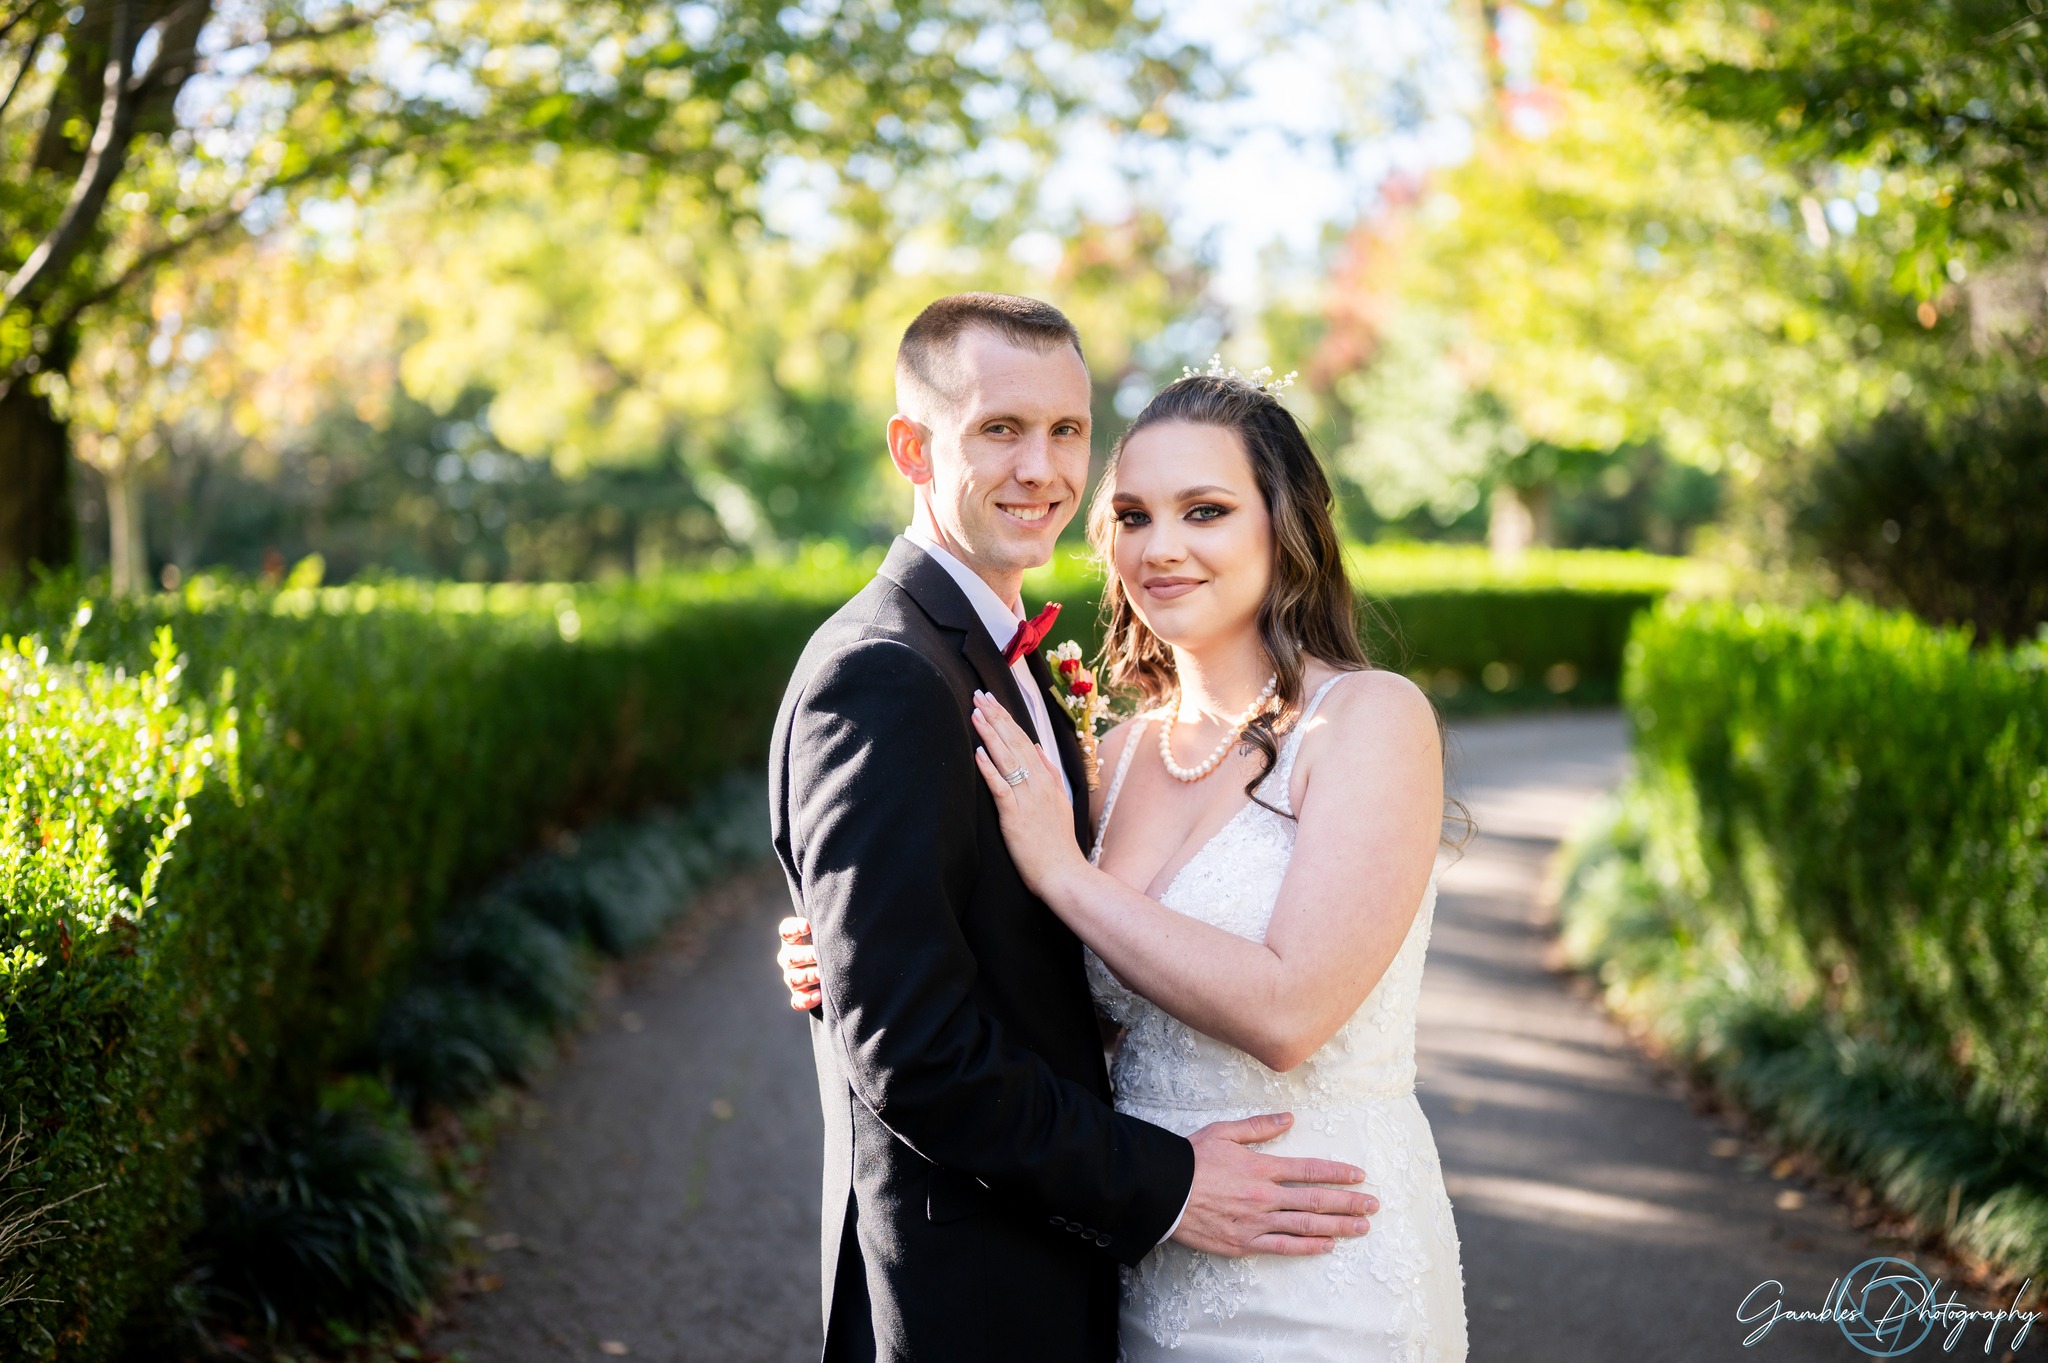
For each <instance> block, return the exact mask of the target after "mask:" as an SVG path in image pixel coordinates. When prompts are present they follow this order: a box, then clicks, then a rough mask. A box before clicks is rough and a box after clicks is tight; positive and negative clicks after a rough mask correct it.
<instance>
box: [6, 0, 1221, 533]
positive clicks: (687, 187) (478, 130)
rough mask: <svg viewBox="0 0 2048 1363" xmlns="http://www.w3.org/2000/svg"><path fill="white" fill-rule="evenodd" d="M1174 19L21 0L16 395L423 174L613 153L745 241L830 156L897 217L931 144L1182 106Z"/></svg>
mask: <svg viewBox="0 0 2048 1363" xmlns="http://www.w3.org/2000/svg"><path fill="white" fill-rule="evenodd" d="M1152 27H1153V26H1152V24H1151V22H1150V21H1148V20H1146V19H1143V18H1140V17H1138V16H1137V15H1136V14H1135V13H1134V11H1133V9H1132V8H1131V7H1130V6H1129V5H1128V4H1126V3H1124V0H1046V3H1025V4H1013V3H1007V0H1005V2H1004V3H996V0H986V2H984V3H970V4H944V5H941V4H937V3H925V2H923V0H913V3H910V4H896V3H882V2H881V0H839V2H836V3H835V2H834V0H818V3H811V4H802V5H783V4H780V3H775V4H769V3H765V2H764V0H711V2H709V3H690V4H684V5H679V6H673V7H656V8H653V9H648V8H645V7H640V6H621V5H617V4H612V3H607V2H605V0H460V2H458V3H455V4H428V3H425V2H424V0H390V2H389V3H384V2H383V0H361V2H360V3H348V4H343V5H339V6H336V5H327V4H314V3H300V0H86V2H85V3H83V4H81V5H77V6H70V7H67V6H66V5H64V4H59V3H57V0H21V3H20V4H19V5H18V6H17V7H15V8H14V9H12V10H10V11H8V12H6V13H5V15H4V16H0V100H4V102H0V155H4V162H0V220H4V222H5V224H6V229H7V230H6V232H5V234H4V236H0V271H4V272H5V280H6V282H5V286H4V291H0V403H5V402H9V401H12V402H13V403H14V404H15V407H17V408H18V407H20V405H21V403H22V402H23V399H22V398H20V397H19V396H18V395H17V394H16V392H15V390H16V388H17V387H19V386H20V385H21V381H22V380H24V379H27V380H30V381H31V382H38V381H36V380H35V378H34V376H35V375H37V374H38V373H39V372H40V373H43V374H49V373H52V372H55V373H57V374H59V375H60V376H61V374H62V373H63V371H65V370H67V369H68V368H69V366H70V363H71V360H72V358H73V353H74V350H75V340H76V336H77V332H78V327H79V324H80V322H81V320H82V319H83V318H85V317H86V316H87V314H88V313H89V312H90V310H92V309H94V308H96V307H99V306H101V305H103V304H106V303H108V302H110V301H112V300H116V299H119V298H122V297H123V296H124V295H126V294H128V293H130V291H132V290H133V289H134V288H135V287H136V286H137V285H138V284H140V283H142V282H143V281H145V280H147V279H148V278H149V277H150V276H151V274H152V273H153V272H154V271H156V270H158V269H159V268H160V267H161V266H163V265H164V264H165V263H166V262H168V261H171V260H174V259H177V258H178V257H179V256H181V255H183V254H185V253H187V252H189V251H190V250H191V249H192V248H193V247H195V246H197V245H199V244H201V243H204V242H208V241H217V240H221V239H223V238H225V237H232V236H236V235H245V234H252V233H254V234H260V233H262V232H264V231H266V230H267V229H269V228H271V227H273V226H274V225H276V224H278V223H280V222H282V221H286V220H287V219H288V218H289V217H290V215H292V214H293V213H294V212H298V211H303V210H305V209H306V208H308V207H311V208H314V209H316V210H318V209H323V208H324V209H326V210H327V211H329V212H330V213H332V212H334V211H339V208H340V207H341V206H346V205H357V206H360V205H362V204H365V203H368V202H371V201H372V200H374V199H375V198H376V197H378V196H379V195H380V194H382V193H385V192H389V191H391V190H393V189H402V188H406V187H414V188H417V187H422V186H439V187H442V188H444V189H446V188H449V187H456V186H464V185H468V184H471V183H473V182H476V181H480V180H484V179H488V178H490V177H492V176H503V175H511V174H517V173H518V172H520V171H522V170H524V171H528V172H532V171H534V170H535V169H536V168H539V169H541V170H543V171H544V170H545V168H546V167H548V166H549V165H551V164H558V165H574V164H577V163H578V159H579V158H582V157H598V158H603V159H605V160H607V161H608V163H609V164H610V166H611V167H612V169H613V171H614V172H615V174H616V175H617V176H618V177H619V178H620V179H622V180H627V181H631V182H635V183H637V184H639V185H641V186H643V187H644V188H645V190H646V192H647V194H648V195H650V196H652V197H653V198H655V199H656V200H658V201H659V202H660V203H661V204H662V205H663V207H664V211H666V212H668V213H670V214H676V213H681V212H684V211H685V206H686V208H687V214H688V216H689V218H690V221H689V223H688V224H687V230H688V231H689V233H691V234H692V235H693V236H694V237H695V238H696V239H698V240H700V241H703V242H707V243H716V242H723V243H724V244H725V245H727V246H728V247H737V246H741V245H742V243H743V237H742V236H741V235H740V234H741V233H742V232H743V230H744V229H745V228H746V227H747V226H748V225H749V224H756V225H757V224H758V223H759V221H760V219H761V216H762V212H763V199H764V196H763V187H764V185H767V184H768V183H769V182H770V181H771V180H772V179H774V178H775V177H777V176H783V177H790V176H797V177H799V178H801V177H803V176H809V177H811V179H812V181H813V182H814V183H815V184H817V185H820V186H822V188H821V191H820V193H821V195H822V201H823V202H824V204H825V205H826V206H827V207H828V208H829V209H831V210H834V211H837V210H839V209H841V208H842V207H843V206H845V205H846V204H847V203H849V202H851V203H854V204H855V205H856V207H858V205H859V204H862V203H864V204H865V205H866V206H867V216H866V217H865V218H864V219H863V220H861V221H860V224H859V225H861V226H862V227H864V228H866V229H869V230H872V231H877V232H879V233H880V234H881V235H883V236H884V237H886V236H887V235H888V233H887V229H886V224H887V223H888V222H889V221H890V220H891V215H892V214H893V213H894V211H895V210H896V209H897V208H898V207H900V206H901V205H902V204H903V203H904V202H906V201H914V200H915V199H916V198H917V197H918V195H919V193H920V187H919V185H918V184H917V183H916V181H917V177H918V176H919V174H920V172H921V171H922V170H923V169H925V168H929V167H933V166H945V167H948V168H951V169H956V170H958V171H959V177H958V178H965V179H970V180H971V179H973V178H974V177H975V176H987V175H989V174H991V173H992V172H991V171H990V169H989V167H990V166H992V165H996V164H998V163H1001V162H1002V158H1001V157H995V158H994V159H993V160H989V159H987V158H984V159H983V160H977V159H976V158H977V157H980V156H982V155H983V153H984V152H985V151H989V150H990V149H995V148H1008V149H1010V152H1011V153H1012V154H1011V155H1010V157H1009V160H1010V162H1012V163H1014V161H1015V160H1016V156H1015V153H1017V152H1022V153H1023V154H1024V155H1026V156H1028V155H1029V152H1030V149H1031V148H1033V147H1034V146H1042V145H1043V143H1044V141H1045V138H1046V136H1047V131H1046V130H1047V129H1048V128H1049V127H1050V126H1052V125H1053V124H1054V123H1056V122H1057V120H1058V118H1059V116H1060V114H1061V112H1062V111H1063V110H1066V109H1069V108H1071V107H1074V106H1075V105H1076V104H1078V103H1080V102H1081V101H1082V100H1084V99H1085V98H1086V95H1087V90H1088V88H1089V82H1090V81H1095V82H1101V81H1103V80H1105V79H1113V80H1114V81H1115V83H1116V86H1117V89H1118V92H1119V104H1120V106H1123V107H1126V108H1128V109H1129V110H1132V111H1134V115H1133V116H1146V115H1150V114H1153V113H1155V112H1156V110H1155V107H1154V106H1156V105H1157V104H1158V102H1159V99H1160V98H1161V97H1163V95H1164V94H1165V92H1166V91H1167V90H1168V89H1170V88H1171V87H1172V86H1173V84H1174V83H1175V82H1176V81H1177V80H1178V79H1179V76H1180V73H1181V72H1182V70H1183V69H1184V68H1185V67H1186V66H1187V64H1188V63H1189V61H1190V60H1191V57H1190V56H1189V54H1187V53H1184V52H1179V51H1172V50H1167V49H1165V48H1163V47H1161V46H1160V45H1158V44H1156V43H1154V42H1152V41H1151V39H1150V36H1149V35H1150V33H1151V31H1152ZM1104 53H1111V54H1114V55H1113V57H1100V54H1104ZM1098 58H1100V60H1098ZM1103 63H1108V65H1107V66H1105V65H1104V64H1103ZM1112 68H1113V69H1112ZM949 173H950V170H949ZM604 197H605V200H606V202H607V203H611V202H612V201H614V200H615V199H616V195H614V194H612V193H611V192H610V191H607V193H606V195H605V196H604ZM628 211H630V210H628ZM574 263H575V264H576V265H577V266H578V267H588V266H591V265H594V264H598V263H600V262H593V261H589V260H577V261H575V262H574ZM424 362H425V361H422V363H424ZM687 372H688V374H690V375H694V376H695V377H697V378H698V379H699V380H700V381H705V382H709V381H711V379H712V378H713V377H714V375H715V366H708V367H707V366H691V367H690V368H689V370H688V371H687ZM45 397H47V395H46V394H42V393H41V392H40V386H39V384H38V392H37V394H36V395H35V400H36V401H37V402H41V401H42V400H43V399H44V398H45ZM621 406H622V407H623V408H624V409H626V411H624V412H622V413H621V419H629V417H630V408H631V407H632V404H631V403H630V402H625V403H622V404H621ZM9 410H10V412H12V411H13V410H14V409H12V408H10V409H9ZM17 415H19V414H17ZM9 419H14V418H12V417H10V418H9ZM25 419H29V420H34V419H41V420H44V421H45V423H46V424H50V423H61V420H62V417H61V415H60V414H58V413H55V412H48V411H41V412H30V413H28V414H27V417H26V418H25ZM515 424H516V422H515ZM7 520H8V518H7V517H5V516H0V534H4V533H5V526H6V523H7ZM13 547H14V546H8V545H0V551H6V550H9V549H10V548H13ZM9 557H13V558H16V559H17V560H18V559H19V557H20V555H19V554H18V553H15V554H9V553H7V552H0V561H4V560H5V559H7V558H9Z"/></svg>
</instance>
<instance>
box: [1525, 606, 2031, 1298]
mask: <svg viewBox="0 0 2048 1363" xmlns="http://www.w3.org/2000/svg"><path fill="white" fill-rule="evenodd" d="M1629 658H1630V661H1629V670H1628V678H1627V683H1626V688H1625V689H1626V699H1627V705H1628V711H1629V716H1630V719H1631V721H1632V723H1633V725H1634V731H1635V749H1636V771H1635V775H1634V777H1633V780H1632V783H1631V785H1630V786H1629V787H1628V789H1627V790H1626V791H1625V792H1624V795H1623V797H1622V799H1621V802H1620V804H1619V807H1618V810H1617V811H1616V813H1615V815H1614V816H1613V818H1612V819H1611V821H1610V822H1609V823H1608V825H1607V826H1605V827H1604V828H1602V829H1601V830H1599V831H1598V832H1597V833H1596V834H1594V835H1593V836H1591V837H1589V839H1588V840H1587V842H1586V844H1585V845H1584V846H1583V847H1582V848H1581V849H1580V850H1579V852H1578V854H1577V859H1576V864H1575V866H1574V868H1573V870H1572V873H1571V877H1570V881H1569V884H1568V887H1567V891H1566V894H1565V896H1564V915H1565V938H1566V945H1567V948H1568V949H1569V950H1570V952H1571V953H1572V955H1573V956H1574V957H1575V958H1576V959H1577V960H1578V961H1579V962H1581V963H1582V964H1585V965H1588V966H1590V967H1592V968H1595V969H1597V970H1598V971H1599V972H1600V975H1601V979H1602V980H1603V982H1604V983H1605V985H1606V986H1607V990H1608V996H1609V998H1610V1000H1612V1001H1613V1002H1614V1003H1616V1004H1617V1005H1618V1006H1620V1007H1621V1008H1622V1009H1624V1010H1625V1011H1628V1012H1630V1013H1633V1014H1635V1015H1637V1016H1640V1017H1642V1018H1644V1019H1645V1020H1646V1021H1648V1022H1649V1023H1651V1024H1652V1025H1653V1026H1654V1027H1655V1028H1656V1030H1657V1031H1658V1032H1659V1033H1661V1034H1662V1036H1663V1038H1664V1039H1665V1040H1666V1042H1668V1043H1669V1044H1670V1045H1672V1046H1673V1047H1674V1049H1675V1050H1676V1051H1677V1052H1678V1053H1679V1054H1681V1055H1683V1056H1685V1057H1687V1058H1689V1059H1690V1060H1692V1061H1694V1062H1695V1063H1697V1064H1699V1065H1700V1066H1701V1067H1702V1068H1704V1069H1705V1070H1706V1071H1707V1072H1708V1073H1709V1074H1711V1075H1712V1076H1714V1077H1715V1078H1717V1079H1718V1080H1720V1081H1721V1082H1722V1083H1723V1084H1724V1085H1725V1086H1726V1087H1727V1088H1728V1089H1729V1090H1730V1091H1731V1092H1732V1093H1733V1095H1734V1096H1735V1097H1737V1098H1738V1099H1739V1100H1740V1101H1741V1102H1742V1103H1743V1105H1744V1106H1746V1107H1748V1108H1749V1109H1750V1110H1751V1111H1753V1112H1756V1113H1758V1114H1759V1115H1760V1116H1762V1117H1763V1118H1764V1119H1766V1120H1767V1121H1769V1122H1771V1123H1772V1124H1773V1125H1775V1126H1777V1127H1778V1128H1779V1130H1780V1131H1781V1132H1782V1133H1783V1134H1784V1135H1786V1136H1787V1137H1788V1138H1790V1139H1793V1140H1795V1141H1797V1142H1799V1143H1801V1144H1804V1145H1807V1146H1810V1147H1813V1148H1816V1149H1818V1150H1820V1151H1821V1152H1822V1153H1824V1154H1826V1155H1827V1156H1828V1157H1829V1158H1831V1159H1833V1160H1834V1161H1835V1162H1836V1163H1837V1164H1838V1165H1840V1166H1842V1167H1844V1168H1845V1169H1847V1170H1848V1171H1849V1172H1852V1173H1854V1174H1856V1175H1858V1176H1860V1177H1863V1178H1866V1179H1868V1180H1870V1181H1871V1182H1872V1183H1873V1184H1875V1185H1876V1186H1877V1187H1878V1188H1879V1189H1880V1190H1881V1191H1882V1192H1884V1193H1885V1195H1886V1196H1887V1197H1888V1198H1890V1199H1891V1200H1892V1201H1893V1203H1894V1204H1895V1205H1898V1206H1901V1207H1903V1208H1905V1209H1906V1210H1908V1211H1910V1212H1913V1213H1915V1214H1916V1215H1919V1216H1920V1217H1922V1218H1923V1219H1924V1220H1925V1221H1926V1222H1927V1223H1928V1224H1930V1225H1933V1226H1936V1227H1940V1228H1943V1229H1945V1230H1946V1231H1947V1233H1948V1234H1950V1235H1951V1236H1952V1237H1953V1238H1955V1239H1956V1240H1957V1241H1959V1242H1960V1243H1962V1244H1964V1245H1965V1246H1967V1247H1968V1248H1970V1249H1972V1250H1973V1251H1975V1252H1976V1253H1978V1254H1980V1255H1983V1256H1984V1257H1986V1258H1989V1259H1991V1260H1993V1261H1995V1262H1999V1263H2002V1264H2005V1265H2006V1266H2008V1267H2010V1268H2013V1269H2014V1270H2015V1271H2019V1272H2028V1271H2037V1270H2043V1269H2048V648H2044V646H2043V645H2040V644H2030V645H2025V646H2022V647H2020V648H2017V649H2006V648H2003V647H1999V646H1995V645H1994V646H1991V647H1973V641H1972V639H1971V637H1970V635H1969V633H1968V632H1967V631H1964V630H1956V629H1943V628H1937V627H1934V626H1930V625H1927V624H1924V623H1922V622H1920V621H1918V620H1915V619H1914V618H1912V617H1911V616H1907V615H1902V614H1892V613H1887V612H1882V611H1878V610H1875V609H1872V608H1870V607H1867V606H1863V605H1860V604H1858V603H1855V602H1845V603H1842V604H1839V605H1834V606H1826V607H1819V608H1814V609H1808V610H1790V609H1776V608H1771V607H1766V606H1762V605H1747V606H1737V605H1734V604H1730V603H1725V602H1714V603H1699V604H1694V605H1691V606H1688V607H1684V608H1676V609H1666V610H1664V611H1661V612H1658V613H1657V614H1655V615H1654V616H1652V617H1650V618H1649V619H1648V620H1646V621H1645V622H1643V623H1642V624H1640V625H1639V626H1638V628H1637V632H1636V636H1635V638H1634V639H1633V641H1632V642H1631V643H1630V645H1629Z"/></svg>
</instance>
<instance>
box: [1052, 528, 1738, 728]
mask: <svg viewBox="0 0 2048 1363" xmlns="http://www.w3.org/2000/svg"><path fill="white" fill-rule="evenodd" d="M1345 557H1346V559H1347V561H1348V563H1349V565H1350V570H1351V577H1352V581H1353V582H1354V583H1355V584H1356V585H1357V588H1358V592H1359V598H1360V605H1361V612H1360V615H1361V623H1362V624H1363V626H1364V634H1365V641H1366V646H1367V649H1368V651H1369V652H1370V654H1371V656H1372V658H1373V661H1374V662H1376V663H1377V664H1379V665H1380V666H1382V667H1392V668H1396V669H1399V670H1400V671H1403V672H1406V673H1407V674H1408V675H1409V676H1411V677H1413V678H1414V679H1415V680H1416V682H1417V683H1419V684H1420V685H1421V686H1422V687H1423V688H1424V689H1425V690H1427V691H1428V692H1429V693H1430V695H1431V696H1432V698H1433V699H1435V701H1436V702H1437V704H1438V705H1439V706H1440V707H1442V708H1443V709H1444V710H1446V711H1449V712H1451V713H1471V712H1474V711H1486V710H1495V709H1523V708H1528V707H1530V706H1536V705H1554V704H1564V705H1611V704H1613V703H1614V701H1615V699H1616V697H1617V695H1618V693H1619V689H1620V682H1621V659H1622V649H1623V647H1624V646H1625V645H1626V644H1627V642H1628V635H1629V625H1630V622H1631V621H1632V620H1634V619H1635V617H1636V616H1637V615H1639V614H1641V613H1642V612H1643V611H1644V610H1647V609H1648V608H1649V607H1651V606H1653V605H1655V604H1656V603H1657V602H1658V601H1659V600H1660V599H1662V598H1663V597H1664V596H1666V595H1667V594H1669V593H1671V592H1673V591H1684V592H1686V593H1688V594H1700V593H1704V592H1712V591H1715V590H1717V589H1718V588H1719V586H1720V581H1719V578H1718V576H1717V575H1716V574H1715V573H1714V572H1713V570H1711V569H1709V568H1707V567H1706V566H1704V565H1701V564H1698V563H1695V562H1692V561H1690V560H1687V559H1675V558H1665V557H1660V556H1658V555H1654V554H1642V553H1629V552H1615V551H1610V550H1570V549H1553V550H1536V551H1532V552H1531V553H1529V554H1527V555H1525V556H1523V558H1522V559H1521V560H1520V561H1518V562H1517V563H1515V564H1514V565H1512V566H1507V567H1503V566H1501V565H1500V564H1498V563H1496V562H1495V561H1494V559H1493V558H1492V557H1491V556H1490V555H1489V554H1488V553H1487V551H1486V550H1485V549H1483V548H1480V547H1477V546H1452V545H1398V546H1383V545H1355V546H1352V547H1351V548H1350V549H1348V550H1347V552H1346V555H1345ZM1026 590H1027V592H1028V593H1031V594H1033V595H1036V596H1049V597H1053V598H1056V599H1059V600H1062V601H1064V602H1065V603H1066V604H1067V606H1068V608H1069V609H1068V612H1067V613H1066V614H1064V615H1062V617H1061V620H1060V626H1059V629H1058V630H1057V631H1056V637H1061V638H1064V637H1067V636H1066V631H1067V630H1068V628H1069V627H1070V626H1071V628H1072V631H1073V637H1074V638H1076V639H1079V640H1082V641H1083V644H1084V647H1086V648H1088V649H1089V650H1090V651H1093V649H1094V648H1095V647H1096V646H1098V644H1099V643H1100V636H1099V634H1098V633H1097V632H1096V628H1095V620H1094V608H1095V600H1096V595H1097V593H1098V591H1099V590H1100V578H1099V577H1098V576H1097V573H1096V570H1095V568H1094V567H1093V565H1092V564H1091V563H1090V562H1089V560H1088V559H1087V557H1086V556H1085V555H1084V554H1082V553H1080V552H1073V553H1068V554H1064V555H1062V556H1061V557H1060V558H1059V559H1058V560H1056V561H1055V562H1054V564H1053V565H1052V566H1050V567H1048V568H1046V569H1044V570H1041V571H1040V572H1038V573H1035V574H1033V575H1031V577H1029V578H1028V579H1027V583H1026Z"/></svg>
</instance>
